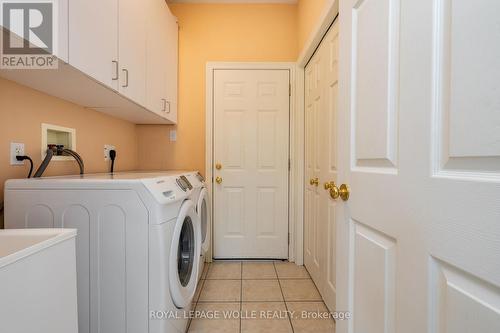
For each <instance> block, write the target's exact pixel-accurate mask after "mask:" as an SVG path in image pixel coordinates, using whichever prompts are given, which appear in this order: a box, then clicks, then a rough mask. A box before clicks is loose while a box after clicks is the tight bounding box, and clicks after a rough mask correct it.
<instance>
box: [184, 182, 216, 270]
mask: <svg viewBox="0 0 500 333" xmlns="http://www.w3.org/2000/svg"><path fill="white" fill-rule="evenodd" d="M187 177H188V180H189V181H190V183H191V184H192V185H193V192H192V195H191V200H193V202H195V203H197V204H196V212H197V213H198V217H199V221H200V226H201V258H200V268H199V276H198V279H201V276H202V274H203V268H204V265H205V261H206V259H207V258H206V257H207V254H208V250H209V249H210V242H211V238H210V235H211V229H212V224H211V215H210V209H209V208H210V204H209V196H208V190H207V188H206V185H205V179H204V178H203V176H202V175H201V174H200V173H199V172H190V173H188V174H187Z"/></svg>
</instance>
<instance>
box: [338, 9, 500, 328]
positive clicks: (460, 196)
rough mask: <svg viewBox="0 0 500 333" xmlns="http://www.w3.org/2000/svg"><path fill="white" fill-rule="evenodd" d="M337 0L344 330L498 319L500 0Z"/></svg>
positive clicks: (488, 324)
mask: <svg viewBox="0 0 500 333" xmlns="http://www.w3.org/2000/svg"><path fill="white" fill-rule="evenodd" d="M339 4H340V18H341V20H340V22H341V23H340V24H341V26H340V39H341V43H340V46H341V48H340V54H341V56H340V91H339V97H340V99H339V101H340V106H339V126H338V133H339V135H338V137H339V138H341V139H342V142H341V144H340V146H341V147H343V148H342V152H341V155H340V157H341V158H339V160H340V161H341V166H340V167H341V170H342V172H341V174H339V178H340V179H341V181H342V182H345V183H347V184H349V185H350V186H351V192H352V193H351V197H350V199H349V200H348V201H347V202H345V203H342V204H341V205H338V206H339V209H338V215H337V216H338V218H339V219H338V221H337V226H338V229H337V231H338V238H337V239H338V242H339V246H338V253H337V259H338V269H337V308H338V309H339V310H349V311H352V312H353V319H352V320H350V321H337V327H336V328H337V332H339V333H345V332H352V333H355V332H356V333H357V332H363V333H379V332H386V333H393V332H405V333H421V332H432V333H468V332H481V333H496V332H500V223H499V221H500V131H499V129H500V112H499V110H500V108H499V106H500V94H499V82H498V78H499V77H500V61H499V59H500V44H499V43H498V41H499V40H500V19H499V16H498V13H499V12H500V2H499V1H494V0H477V1H470V0H441V1H400V0H391V1H382V0H361V1H360V0H344V1H340V3H339Z"/></svg>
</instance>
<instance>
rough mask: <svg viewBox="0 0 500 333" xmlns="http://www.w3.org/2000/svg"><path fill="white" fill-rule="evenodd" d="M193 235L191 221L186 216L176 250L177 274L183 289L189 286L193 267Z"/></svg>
mask: <svg viewBox="0 0 500 333" xmlns="http://www.w3.org/2000/svg"><path fill="white" fill-rule="evenodd" d="M194 249H195V235H194V225H193V221H192V220H191V218H190V217H189V216H186V218H185V219H184V223H183V224H182V229H181V233H180V236H179V246H178V249H177V272H178V274H179V281H180V282H181V285H182V286H183V287H185V286H187V285H188V284H189V280H190V279H191V273H192V272H193V266H194V255H195V254H194V252H195V251H194Z"/></svg>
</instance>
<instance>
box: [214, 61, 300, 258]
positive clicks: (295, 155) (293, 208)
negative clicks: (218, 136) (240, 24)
mask: <svg viewBox="0 0 500 333" xmlns="http://www.w3.org/2000/svg"><path fill="white" fill-rule="evenodd" d="M218 69H219V70H221V69H226V70H230V69H234V70H242V69H243V70H245V69H247V70H258V69H260V70H265V69H267V70H288V71H290V87H291V96H290V124H289V127H290V132H289V133H290V139H289V157H290V160H291V162H292V163H291V165H290V172H289V194H288V197H289V200H288V232H289V235H290V236H289V237H290V243H289V244H288V256H289V258H288V259H289V260H290V261H296V254H297V253H300V255H302V230H300V231H297V230H296V229H297V227H298V225H299V224H301V223H302V218H300V219H298V220H297V217H298V216H300V217H301V216H302V212H301V211H297V207H299V206H300V207H302V201H296V199H297V197H298V195H297V191H302V190H300V187H298V186H301V185H302V180H300V181H297V179H301V178H298V177H299V175H297V173H298V172H299V170H297V166H298V165H299V164H300V163H296V162H297V161H301V160H302V158H303V154H302V151H299V149H297V147H298V146H296V145H295V143H296V140H295V139H296V137H297V136H298V134H299V133H296V130H295V129H296V126H295V124H296V122H297V119H296V118H297V116H296V111H297V108H296V107H295V106H296V101H295V96H296V95H297V94H296V93H295V91H296V84H295V82H296V81H295V72H296V71H295V69H296V64H295V63H289V62H208V63H207V67H206V95H205V102H206V115H205V116H206V118H205V133H206V140H205V175H206V179H207V182H206V183H207V190H208V193H209V194H210V198H213V197H214V193H213V181H214V179H213V173H214V172H213V171H214V170H213V167H214V164H213V146H214V137H213V128H214V121H213V119H214V108H213V102H214V101H213V98H214V95H213V91H214V89H213V84H214V71H215V70H218ZM297 185H298V186H297ZM209 207H210V212H211V221H212V230H211V232H212V235H213V231H214V225H215V221H214V204H213V200H210V204H209ZM299 213H300V215H298V214H299ZM300 228H302V226H301V227H300ZM299 235H300V236H299ZM211 239H212V244H211V247H210V251H209V253H208V254H207V260H209V261H212V258H213V248H214V246H213V245H214V244H213V241H214V237H211ZM297 240H300V241H297ZM298 249H300V250H298ZM300 264H301V263H300Z"/></svg>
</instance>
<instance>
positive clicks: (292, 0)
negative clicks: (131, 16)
mask: <svg viewBox="0 0 500 333" xmlns="http://www.w3.org/2000/svg"><path fill="white" fill-rule="evenodd" d="M308 1H309V0H308ZM297 2H298V0H167V3H194V4H196V3H199V4H201V3H240V4H241V3H245V4H259V3H280V4H289V5H295V4H296V3H297Z"/></svg>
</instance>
